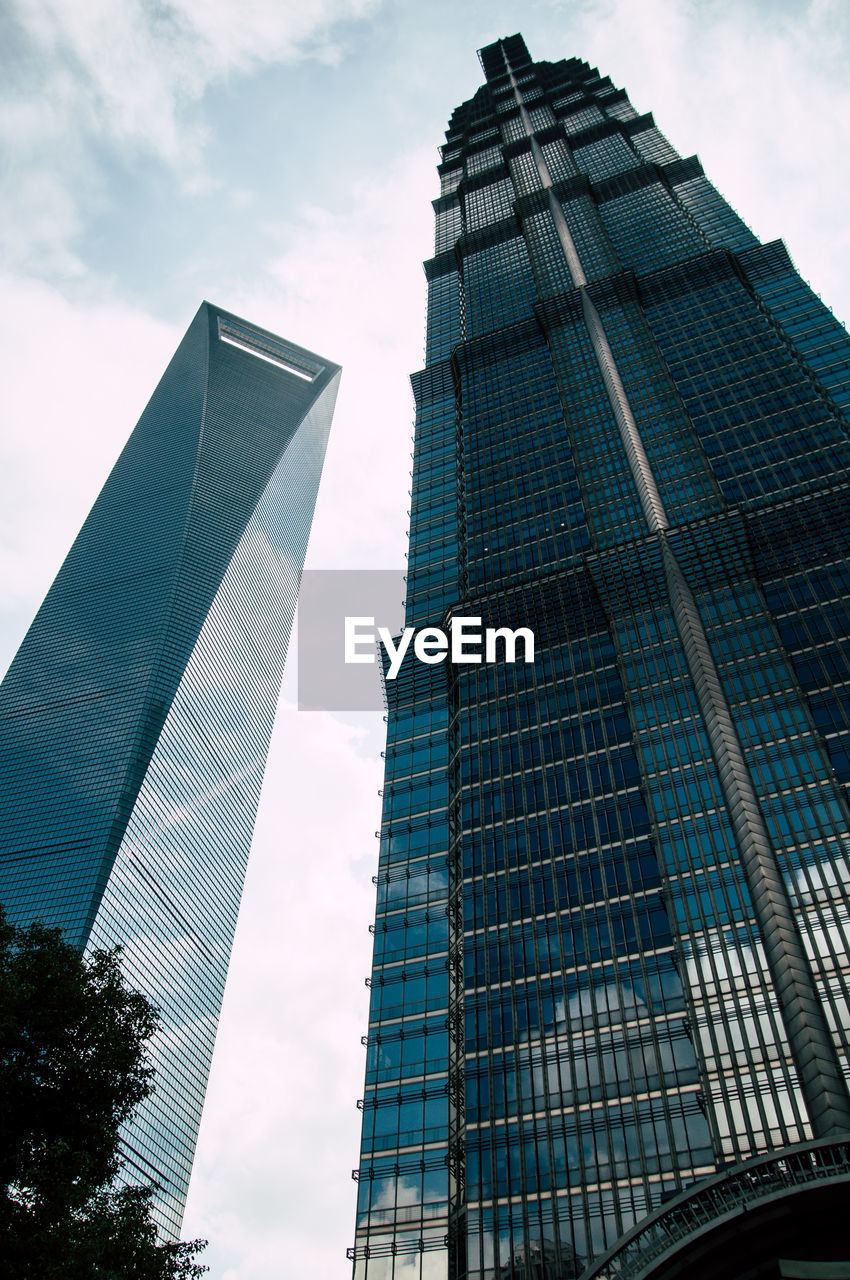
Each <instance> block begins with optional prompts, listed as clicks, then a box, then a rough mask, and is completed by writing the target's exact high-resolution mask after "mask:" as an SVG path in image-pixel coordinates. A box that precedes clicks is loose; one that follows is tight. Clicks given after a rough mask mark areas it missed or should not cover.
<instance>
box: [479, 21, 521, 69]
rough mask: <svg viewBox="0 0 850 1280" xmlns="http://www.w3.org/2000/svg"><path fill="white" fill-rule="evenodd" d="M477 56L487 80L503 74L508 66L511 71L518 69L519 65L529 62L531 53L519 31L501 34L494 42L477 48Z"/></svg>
mask: <svg viewBox="0 0 850 1280" xmlns="http://www.w3.org/2000/svg"><path fill="white" fill-rule="evenodd" d="M478 58H479V60H480V62H481V66H482V68H483V69H484V74H485V76H486V77H487V79H488V80H495V79H497V78H498V77H499V76H503V75H504V74H505V72H506V71H507V70H508V67H510V69H511V70H512V71H518V70H519V68H520V67H525V66H528V65H529V64H530V63H531V55H530V54H529V52H528V49H527V48H526V45H525V41H524V40H523V38H522V36H521V35H520V34H519V33H517V34H516V35H513V36H503V37H502V38H501V39H500V40H497V41H496V42H495V43H494V44H488V45H485V46H484V48H483V49H479V50H478Z"/></svg>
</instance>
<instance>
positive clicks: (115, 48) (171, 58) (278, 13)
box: [15, 0, 380, 162]
mask: <svg viewBox="0 0 850 1280" xmlns="http://www.w3.org/2000/svg"><path fill="white" fill-rule="evenodd" d="M379 3H380V0H312V2H308V3H304V2H301V0H243V2H242V3H240V4H239V5H238V6H237V5H233V4H232V3H229V2H228V0H210V2H209V3H203V2H201V0H171V2H169V0H165V3H161V4H157V3H153V0H121V3H120V4H115V3H114V0H74V3H72V4H69V3H67V0H18V2H17V4H16V5H15V10H16V13H17V17H18V20H19V22H20V23H21V25H22V27H23V28H24V30H25V31H26V32H27V34H28V35H29V37H30V39H31V40H32V42H33V45H34V47H35V48H36V50H37V51H38V54H39V55H40V58H41V59H42V65H43V68H44V70H46V72H47V74H48V84H49V86H50V87H51V88H53V87H54V86H55V85H57V83H59V84H63V85H64V86H65V87H66V94H65V101H66V107H67V104H68V102H69V100H70V99H71V98H72V97H73V96H74V95H72V94H69V93H67V87H68V84H69V76H70V77H73V78H74V80H75V90H76V94H75V96H76V102H75V106H76V109H77V111H78V112H79V113H80V114H81V116H84V117H87V119H88V123H90V124H92V125H94V126H95V127H96V128H97V129H98V130H99V131H100V132H101V133H104V134H107V135H109V136H111V137H112V138H114V139H116V140H118V141H130V142H134V143H141V144H143V145H145V146H148V147H150V148H151V149H152V150H154V151H156V152H157V153H158V154H159V155H160V156H162V157H163V158H164V159H166V160H169V161H172V162H173V161H176V160H178V159H183V160H185V158H186V150H185V149H186V143H187V139H186V138H185V137H184V136H183V130H184V128H185V124H184V122H183V121H182V120H181V118H180V109H181V107H182V106H184V105H185V104H186V103H188V102H192V101H194V100H197V99H198V98H199V97H200V96H201V94H202V93H203V91H204V89H205V88H206V87H207V85H208V84H210V83H211V82H212V81H214V80H216V79H219V78H221V77H222V76H225V75H227V74H229V73H232V72H242V71H246V70H248V69H250V68H251V67H252V66H255V65H257V64H261V63H270V62H288V61H292V60H293V59H295V58H298V57H303V56H321V57H324V58H328V57H333V56H334V44H333V28H334V27H335V26H336V25H337V24H339V23H341V22H344V21H346V20H356V19H358V18H362V17H363V16H365V15H366V14H368V13H369V12H371V11H372V10H373V9H374V8H376V7H377V5H378V4H379ZM42 123H43V124H44V123H45V122H44V121H43V122H42ZM190 141H192V142H194V143H197V141H198V138H197V136H196V137H194V138H193V139H191V140H190Z"/></svg>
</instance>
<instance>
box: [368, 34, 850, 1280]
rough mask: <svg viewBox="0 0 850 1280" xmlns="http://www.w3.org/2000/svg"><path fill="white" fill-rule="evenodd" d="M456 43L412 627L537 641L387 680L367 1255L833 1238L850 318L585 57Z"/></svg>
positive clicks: (419, 473)
mask: <svg viewBox="0 0 850 1280" xmlns="http://www.w3.org/2000/svg"><path fill="white" fill-rule="evenodd" d="M480 57H481V62H482V66H483V69H484V73H485V76H486V83H485V84H484V85H483V86H482V87H481V88H480V89H479V90H478V92H477V93H476V94H475V96H474V97H473V98H472V99H471V100H470V101H468V102H465V103H464V104H463V105H461V106H460V107H458V109H457V110H456V111H455V112H454V114H453V115H452V117H451V121H450V124H449V129H448V132H447V135H446V138H447V140H446V144H445V146H444V147H443V148H442V163H441V164H440V166H439V173H440V179H441V188H442V193H441V195H440V197H439V198H438V199H437V200H435V202H434V208H435V212H436V246H435V256H434V257H433V258H432V259H430V261H428V262H427V263H426V264H425V270H426V274H427V278H428V287H429V307H428V323H427V352H426V367H425V368H424V369H423V370H422V371H421V372H419V373H416V374H415V375H414V376H413V387H414V393H415V398H416V404H417V429H416V446H415V463H414V473H413V476H414V479H413V506H412V516H411V530H410V553H409V571H408V580H407V602H406V610H407V622H408V625H411V626H415V627H424V626H430V627H434V626H441V627H444V628H445V627H446V626H447V624H449V623H450V621H451V618H452V617H453V616H459V615H462V616H464V617H478V618H481V619H482V625H483V626H511V627H519V626H525V627H529V628H531V629H533V631H534V634H535V637H536V642H537V645H536V655H535V661H534V663H533V664H527V663H524V662H517V663H514V664H513V665H511V664H509V663H506V662H490V663H487V662H482V663H480V664H475V663H468V664H464V665H451V664H449V663H444V664H442V665H439V666H438V665H425V664H423V663H422V662H418V661H416V660H415V659H412V660H408V661H406V663H405V666H404V668H403V669H402V672H401V674H400V675H399V677H398V679H397V680H396V681H394V682H393V681H388V682H387V689H388V695H389V701H390V710H389V727H388V744H387V753H386V754H387V766H386V786H385V790H384V811H383V821H382V831H381V846H380V863H379V873H378V877H377V882H378V907H377V917H376V923H375V926H374V928H375V947H374V968H373V973H372V977H371V995H372V1004H371V1011H370V1023H369V1032H368V1038H367V1045H368V1049H367V1074H366V1091H365V1096H364V1099H363V1101H362V1104H361V1105H362V1108H363V1140H362V1154H361V1163H360V1167H359V1169H358V1170H357V1171H356V1173H355V1176H356V1178H357V1180H358V1184H359V1185H358V1211H357V1230H356V1243H355V1247H354V1248H353V1249H352V1250H351V1251H350V1253H351V1256H352V1257H353V1259H354V1276H355V1280H408V1278H409V1280H446V1278H447V1277H451V1280H466V1278H467V1277H468V1280H498V1278H501V1277H508V1276H511V1277H515V1278H520V1277H523V1278H525V1277H529V1278H530V1277H535V1278H536V1280H544V1278H546V1280H554V1278H555V1277H558V1278H566V1277H573V1276H578V1275H579V1274H582V1273H586V1275H587V1276H588V1277H590V1276H594V1277H602V1276H605V1277H613V1276H619V1277H626V1276H629V1277H649V1276H653V1277H655V1276H662V1275H665V1276H666V1275H670V1276H672V1275H674V1274H675V1275H684V1274H687V1275H688V1277H690V1278H692V1280H696V1278H697V1277H700V1278H702V1277H706V1276H715V1277H717V1276H721V1275H722V1276H724V1277H732V1276H737V1275H739V1274H744V1270H742V1269H736V1268H745V1265H749V1264H750V1262H752V1264H753V1265H756V1263H755V1262H753V1259H755V1260H756V1262H758V1260H759V1258H761V1260H762V1262H763V1261H764V1259H763V1258H762V1255H761V1254H760V1253H759V1250H763V1249H765V1248H767V1250H768V1253H769V1251H770V1249H771V1248H774V1249H775V1252H774V1254H773V1255H772V1259H773V1261H772V1263H771V1265H773V1264H775V1262H776V1258H777V1257H778V1256H782V1251H783V1250H785V1251H786V1253H787V1254H788V1256H791V1257H799V1256H803V1257H807V1256H808V1257H815V1258H818V1257H820V1258H824V1257H825V1258H833V1257H836V1256H837V1257H841V1256H844V1257H848V1256H850V1249H848V1248H847V1245H846V1241H845V1243H844V1245H843V1246H841V1245H840V1244H837V1243H836V1241H835V1239H833V1238H831V1236H830V1232H831V1231H832V1233H833V1235H834V1233H835V1230H838V1231H839V1232H843V1231H844V1230H845V1228H844V1217H845V1216H846V1208H845V1209H844V1210H840V1211H839V1212H838V1213H837V1214H836V1206H838V1205H840V1203H841V1200H840V1199H838V1198H837V1197H838V1196H839V1192H841V1194H843V1197H844V1201H843V1202H844V1204H845V1205H846V1197H847V1185H848V1180H850V1096H848V1089H847V1078H848V1067H849V1064H848V1027H850V1012H848V986H849V985H850V957H849V956H848V882H849V881H850V810H849V809H848V791H847V788H848V785H850V541H849V540H848V533H850V501H848V499H850V483H848V482H850V340H848V336H847V334H846V333H845V331H844V330H843V329H842V328H841V327H840V325H839V324H838V323H837V322H836V320H835V319H834V318H833V316H832V315H831V314H830V313H829V311H828V310H827V309H826V308H825V307H824V306H823V304H822V303H821V302H820V300H819V299H818V298H817V296H816V295H815V294H814V293H813V292H812V291H811V289H810V288H809V287H808V286H807V285H806V284H805V283H804V282H803V281H802V280H801V279H800V277H799V276H798V274H797V272H796V271H795V269H794V267H793V265H792V263H791V262H790V260H789V257H788V254H787V252H786V250H785V248H784V246H783V245H782V243H781V242H775V243H771V244H764V245H763V244H760V243H759V241H758V240H757V239H756V237H755V236H754V235H753V234H752V233H751V232H750V231H749V230H748V228H747V227H746V225H745V224H744V223H743V222H742V221H741V219H740V218H739V217H738V215H737V214H736V213H735V212H734V211H733V210H732V209H731V208H730V207H729V205H728V204H727V203H726V201H725V200H724V199H723V198H722V197H721V196H720V195H719V194H718V192H717V191H716V190H715V188H714V187H713V186H712V184H711V182H710V181H709V180H708V178H707V177H706V175H705V174H704V172H703V170H702V167H701V166H700V163H699V161H698V160H697V159H696V158H695V157H691V158H687V159H682V158H680V157H679V155H678V154H677V153H676V152H675V151H674V150H673V148H672V147H671V145H670V144H669V143H668V142H667V140H666V139H665V138H664V137H663V136H662V135H661V133H660V132H659V131H658V129H657V128H656V127H655V124H654V122H653V118H652V116H651V115H639V114H638V113H637V112H636V111H635V110H634V109H633V107H632V106H631V104H630V102H629V100H628V97H627V96H626V94H625V93H624V92H623V91H622V90H620V89H617V88H615V87H614V86H613V85H612V83H611V81H610V80H609V79H607V78H605V77H601V76H600V75H599V74H598V73H597V72H596V71H595V70H592V69H591V68H590V67H588V66H587V64H585V63H584V62H581V61H580V60H578V59H576V58H571V59H569V60H567V61H561V62H555V63H549V62H537V63H534V62H532V61H531V59H530V57H529V54H528V51H527V49H526V47H525V44H524V42H523V40H522V38H521V37H520V36H513V37H511V38H509V39H503V40H500V41H498V42H497V43H496V44H493V45H491V46H489V47H488V48H485V49H483V50H482V51H481V54H480ZM842 1135H843V1139H844V1140H842ZM803 1189H806V1190H805V1191H804V1190H803ZM804 1195H806V1196H808V1197H809V1198H808V1199H807V1200H806V1201H805V1205H806V1214H801V1212H800V1211H799V1206H800V1205H801V1204H802V1203H803V1200H801V1199H800V1197H801V1196H804ZM771 1215H772V1216H771ZM806 1215H807V1216H806ZM804 1217H805V1218H806V1221H807V1222H808V1224H809V1226H808V1228H807V1229H806V1230H807V1232H808V1234H807V1236H806V1238H803V1237H802V1236H800V1235H799V1224H800V1222H801V1221H802V1220H803V1218H804ZM836 1220H838V1224H839V1225H838V1227H837V1228H836V1226H835V1223H836ZM723 1224H726V1225H727V1226H728V1230H729V1232H730V1233H731V1235H733V1236H734V1237H735V1239H736V1242H737V1243H736V1245H735V1248H734V1250H733V1251H732V1253H731V1254H729V1253H727V1254H725V1255H724V1253H723V1250H724V1249H725V1248H726V1246H727V1244H728V1241H725V1242H724V1239H723V1238H722V1237H723V1229H724V1228H723ZM730 1224H731V1225H730ZM748 1224H749V1225H748ZM795 1231H797V1232H798V1234H797V1235H796V1236H795V1234H794V1233H795ZM695 1241H698V1242H699V1243H698V1244H695V1243H694V1242H695ZM766 1241H767V1243H765V1242H766ZM684 1247H687V1248H689V1249H690V1250H691V1253H690V1262H689V1264H688V1265H689V1267H690V1269H688V1268H686V1267H685V1266H684V1264H682V1262H681V1249H682V1248H684ZM842 1247H843V1248H844V1253H843V1255H842V1253H841V1252H840V1251H839V1252H838V1254H836V1253H835V1250H836V1249H839V1250H840V1249H841V1248H842ZM713 1250H714V1252H712V1251H713ZM718 1250H719V1252H717V1251H718ZM794 1250H796V1251H797V1252H796V1253H795V1252H793V1251H794ZM819 1250H820V1252H818V1251H819ZM789 1251H790V1252H789ZM807 1251H808V1252H807ZM671 1259H672V1261H671ZM748 1259H749V1262H748ZM769 1261H770V1259H769ZM665 1267H668V1270H665V1269H664V1268H665ZM677 1267H678V1268H679V1269H678V1270H677V1269H676V1268H677ZM700 1267H703V1270H700ZM747 1274H755V1272H754V1271H753V1272H747ZM758 1274H760V1275H761V1274H765V1275H767V1274H771V1275H772V1274H776V1275H778V1274H779V1272H778V1270H775V1271H771V1270H770V1269H769V1268H768V1270H766V1271H764V1272H759V1273H758ZM788 1274H791V1273H788ZM794 1274H803V1272H797V1273H794ZM805 1274H813V1273H809V1272H806V1273H805Z"/></svg>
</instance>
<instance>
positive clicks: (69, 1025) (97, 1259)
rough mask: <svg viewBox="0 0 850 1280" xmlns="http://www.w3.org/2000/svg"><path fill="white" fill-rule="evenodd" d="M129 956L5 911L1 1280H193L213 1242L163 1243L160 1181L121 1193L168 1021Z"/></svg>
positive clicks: (0, 1006) (0, 924)
mask: <svg viewBox="0 0 850 1280" xmlns="http://www.w3.org/2000/svg"><path fill="white" fill-rule="evenodd" d="M119 951H120V949H118V950H116V951H112V952H110V951H96V952H94V953H93V954H92V955H90V956H83V955H81V954H80V952H79V951H77V950H76V948H74V947H72V946H71V945H70V944H69V943H67V942H65V941H64V939H63V936H62V931H61V929H49V928H46V927H45V926H44V925H42V924H39V923H36V924H32V925H30V926H29V927H28V928H18V927H16V926H15V925H13V924H11V923H10V922H9V920H8V919H7V918H6V916H5V914H4V913H3V911H2V909H0V1276H3V1277H9V1280H59V1278H60V1277H61V1278H62V1280H193V1278H194V1277H197V1276H200V1275H202V1274H203V1273H204V1272H205V1271H207V1270H208V1268H207V1267H204V1266H201V1265H199V1264H198V1263H197V1262H195V1260H194V1255H195V1254H196V1253H197V1252H198V1251H199V1250H200V1249H202V1248H203V1247H204V1243H205V1242H203V1241H198V1240H195V1241H192V1242H191V1243H185V1242H181V1243H176V1244H175V1243H171V1244H162V1243H159V1242H158V1240H157V1234H156V1227H155V1226H154V1224H153V1222H152V1220H151V1216H150V1209H151V1200H152V1198H153V1196H154V1194H155V1191H156V1187H155V1186H154V1185H150V1186H119V1185H118V1183H117V1178H118V1175H119V1173H120V1170H121V1154H120V1149H119V1140H118V1134H119V1128H120V1126H121V1124H122V1123H123V1122H124V1121H125V1120H127V1119H128V1117H129V1116H130V1115H131V1114H132V1112H133V1110H134V1108H135V1107H136V1106H137V1105H138V1104H139V1103H140V1102H141V1101H142V1099H143V1098H145V1097H147V1096H148V1094H149V1093H150V1092H151V1090H152V1088H153V1081H152V1077H153V1070H152V1068H151V1067H150V1065H149V1064H148V1061H147V1057H146V1051H145V1043H146V1041H147V1040H148V1039H149V1037H150V1036H151V1034H152V1033H153V1031H154V1030H155V1028H156V1025H157V1015H156V1011H155V1010H154V1008H153V1007H152V1006H151V1004H150V1003H149V1002H148V1000H147V999H146V998H145V997H144V996H143V995H142V994H141V993H140V992H138V991H131V990H129V988H128V987H127V986H126V985H125V983H124V979H123V977H122V975H121V969H120V965H119Z"/></svg>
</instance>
